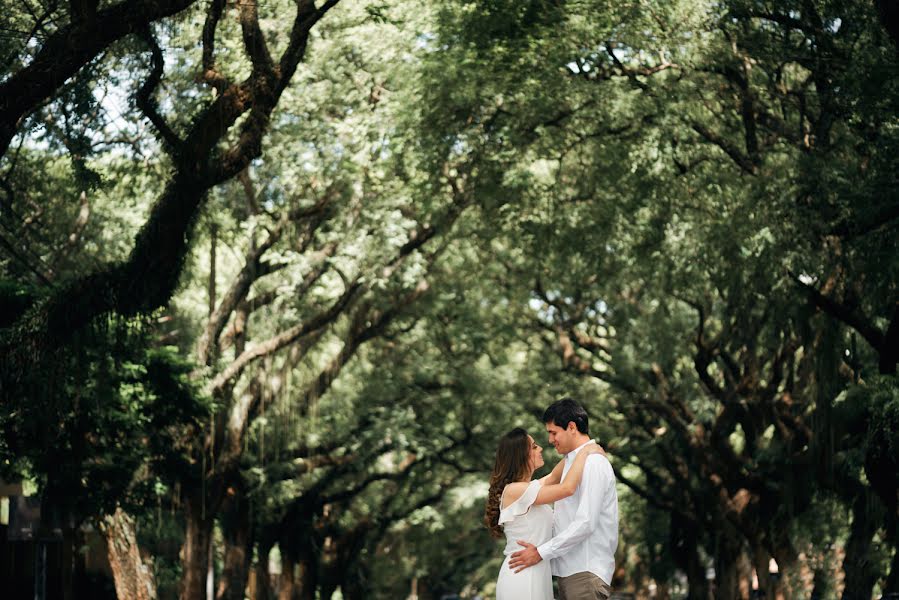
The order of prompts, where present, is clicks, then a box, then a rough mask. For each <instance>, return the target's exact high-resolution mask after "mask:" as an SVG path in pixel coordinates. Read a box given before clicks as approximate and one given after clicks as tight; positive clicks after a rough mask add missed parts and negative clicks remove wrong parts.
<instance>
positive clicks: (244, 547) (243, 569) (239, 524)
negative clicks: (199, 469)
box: [215, 492, 253, 600]
mask: <svg viewBox="0 0 899 600" xmlns="http://www.w3.org/2000/svg"><path fill="white" fill-rule="evenodd" d="M223 517H224V518H223V519H222V533H223V534H224V541H225V564H224V568H223V569H222V574H221V577H220V578H219V585H218V591H217V592H216V595H215V597H216V600H243V598H244V592H245V591H246V588H247V579H248V578H249V571H250V558H251V556H250V555H251V554H252V550H253V540H252V529H251V524H250V502H249V500H248V499H247V498H245V497H243V495H242V494H241V492H238V493H237V494H236V495H235V496H234V497H233V498H232V499H231V500H230V501H229V502H227V503H226V505H225V507H224V511H223Z"/></svg>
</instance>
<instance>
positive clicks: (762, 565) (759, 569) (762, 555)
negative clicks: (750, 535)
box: [752, 543, 774, 600]
mask: <svg viewBox="0 0 899 600" xmlns="http://www.w3.org/2000/svg"><path fill="white" fill-rule="evenodd" d="M770 562H771V555H770V554H768V551H767V550H765V548H764V547H763V546H762V545H761V544H759V543H754V544H753V546H752V564H753V566H754V567H755V576H756V579H757V583H758V594H757V595H756V597H758V598H765V600H774V586H772V585H771V573H770V570H769V568H768V565H769V564H770Z"/></svg>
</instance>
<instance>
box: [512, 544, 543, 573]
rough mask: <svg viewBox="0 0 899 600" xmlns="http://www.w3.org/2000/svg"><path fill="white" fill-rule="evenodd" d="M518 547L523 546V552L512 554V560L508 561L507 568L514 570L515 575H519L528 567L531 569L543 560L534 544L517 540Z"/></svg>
mask: <svg viewBox="0 0 899 600" xmlns="http://www.w3.org/2000/svg"><path fill="white" fill-rule="evenodd" d="M518 545H519V546H524V550H519V551H518V552H513V553H512V558H511V559H510V560H509V568H510V569H514V570H515V572H516V573H520V572H521V571H524V570H525V569H527V568H528V567H533V566H534V565H536V564H537V563H538V562H540V561H541V560H543V557H542V556H540V553H539V552H537V546H535V545H534V544H528V543H527V542H522V541H521V540H518Z"/></svg>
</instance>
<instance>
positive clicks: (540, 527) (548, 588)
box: [496, 479, 553, 600]
mask: <svg viewBox="0 0 899 600" xmlns="http://www.w3.org/2000/svg"><path fill="white" fill-rule="evenodd" d="M540 485H541V484H540V481H539V480H537V479H535V480H534V481H532V482H531V483H530V484H529V485H528V487H527V489H526V490H525V492H524V494H522V495H521V498H519V499H518V500H516V501H515V502H513V503H512V504H510V505H509V506H507V507H506V508H503V509H501V510H500V513H499V524H500V525H502V526H503V531H504V532H505V534H506V548H505V550H503V554H505V555H506V559H505V560H504V561H503V566H502V567H501V568H500V571H499V578H498V579H497V581H496V600H553V580H552V569H551V567H550V564H549V561H548V560H541V561H540V562H539V563H537V564H536V565H534V566H533V567H528V568H527V569H525V570H524V571H521V572H520V573H516V572H514V571H513V570H512V569H510V568H509V556H510V555H511V554H512V553H513V552H517V551H519V550H524V547H523V546H519V545H518V540H523V541H525V542H529V543H531V544H534V545H535V546H539V545H540V544H542V543H543V542H546V541H548V540H549V539H550V538H552V534H553V509H552V508H550V507H549V505H547V504H541V505H535V504H534V500H536V499H537V494H538V493H539V492H540Z"/></svg>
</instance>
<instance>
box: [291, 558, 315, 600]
mask: <svg viewBox="0 0 899 600" xmlns="http://www.w3.org/2000/svg"><path fill="white" fill-rule="evenodd" d="M298 565H299V567H300V575H299V577H298V580H297V582H298V584H299V585H298V589H297V596H296V597H297V599H298V600H315V592H316V589H317V588H318V577H317V575H318V568H317V565H316V560H315V557H314V556H312V555H307V556H304V557H303V558H301V559H300V561H299V563H298Z"/></svg>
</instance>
